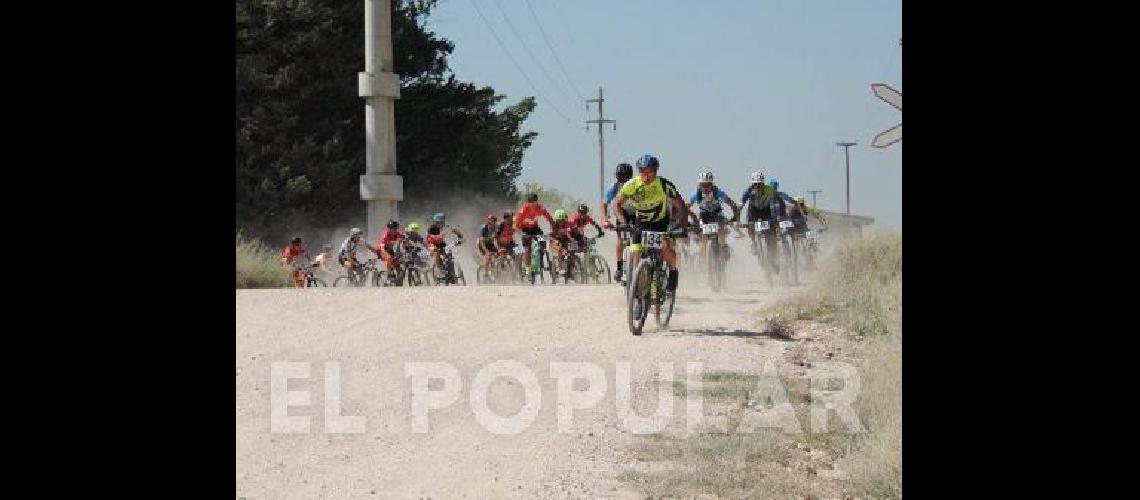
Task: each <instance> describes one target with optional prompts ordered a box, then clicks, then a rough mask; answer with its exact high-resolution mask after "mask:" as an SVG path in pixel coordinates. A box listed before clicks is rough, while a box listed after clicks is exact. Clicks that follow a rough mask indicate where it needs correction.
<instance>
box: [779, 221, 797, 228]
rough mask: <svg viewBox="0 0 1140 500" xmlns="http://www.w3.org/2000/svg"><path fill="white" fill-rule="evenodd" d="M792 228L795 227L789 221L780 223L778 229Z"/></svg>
mask: <svg viewBox="0 0 1140 500" xmlns="http://www.w3.org/2000/svg"><path fill="white" fill-rule="evenodd" d="M792 226H795V224H792V221H790V220H782V221H780V229H791V228H792Z"/></svg>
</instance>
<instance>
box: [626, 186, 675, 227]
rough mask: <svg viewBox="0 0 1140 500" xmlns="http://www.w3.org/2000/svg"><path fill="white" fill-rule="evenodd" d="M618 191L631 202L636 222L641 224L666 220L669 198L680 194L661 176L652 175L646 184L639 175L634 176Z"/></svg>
mask: <svg viewBox="0 0 1140 500" xmlns="http://www.w3.org/2000/svg"><path fill="white" fill-rule="evenodd" d="M619 193H621V195H622V196H623V197H625V198H626V199H628V200H630V201H632V202H633V209H634V211H635V212H636V213H637V222H638V223H642V224H644V223H652V222H661V221H667V220H668V217H669V199H670V198H672V197H679V196H680V193H679V192H678V191H677V187H676V186H674V185H673V183H672V182H669V180H668V179H665V178H664V177H661V176H657V177H654V178H653V180H652V181H651V182H649V183H648V184H646V183H645V182H644V181H642V180H641V177H640V176H638V177H634V178H632V179H630V180H629V182H626V183H625V185H624V186H622V187H621V190H620V191H619Z"/></svg>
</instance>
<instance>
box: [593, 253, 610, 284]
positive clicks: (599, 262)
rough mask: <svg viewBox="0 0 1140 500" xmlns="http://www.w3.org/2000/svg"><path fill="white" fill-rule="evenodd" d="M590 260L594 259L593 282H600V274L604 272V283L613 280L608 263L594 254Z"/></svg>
mask: <svg viewBox="0 0 1140 500" xmlns="http://www.w3.org/2000/svg"><path fill="white" fill-rule="evenodd" d="M591 260H593V261H594V283H601V282H602V274H603V273H604V274H605V280H606V284H607V285H609V284H611V283H613V282H614V276H613V273H612V272H610V264H609V262H606V259H603V258H602V257H601V256H599V255H595V256H594V257H593V258H592V259H591Z"/></svg>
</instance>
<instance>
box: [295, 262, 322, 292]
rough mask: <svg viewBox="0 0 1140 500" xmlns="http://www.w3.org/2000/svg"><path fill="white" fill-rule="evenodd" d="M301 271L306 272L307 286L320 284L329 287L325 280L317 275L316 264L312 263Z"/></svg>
mask: <svg viewBox="0 0 1140 500" xmlns="http://www.w3.org/2000/svg"><path fill="white" fill-rule="evenodd" d="M301 272H302V273H304V276H305V288H308V287H318V286H323V287H327V286H328V285H326V284H325V282H324V280H322V279H320V278H318V277H317V276H316V268H315V267H314V266H312V265H309V266H306V267H305V268H304V269H302V270H301Z"/></svg>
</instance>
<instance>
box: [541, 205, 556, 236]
mask: <svg viewBox="0 0 1140 500" xmlns="http://www.w3.org/2000/svg"><path fill="white" fill-rule="evenodd" d="M541 215H542V216H543V217H544V218H546V223H547V224H550V230H551V231H554V217H551V216H550V212H548V211H546V207H542V212H541Z"/></svg>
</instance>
